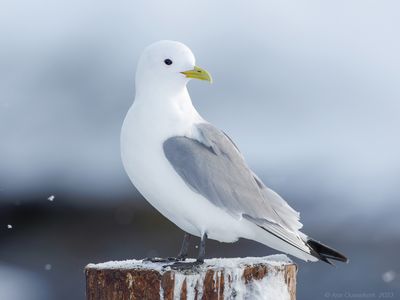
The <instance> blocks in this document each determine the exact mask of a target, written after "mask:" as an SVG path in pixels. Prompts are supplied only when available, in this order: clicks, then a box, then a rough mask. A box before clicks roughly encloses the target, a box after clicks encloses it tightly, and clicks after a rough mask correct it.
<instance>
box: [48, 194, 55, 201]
mask: <svg viewBox="0 0 400 300" xmlns="http://www.w3.org/2000/svg"><path fill="white" fill-rule="evenodd" d="M55 198H56V197H55V196H54V195H51V196H49V198H47V200H49V201H52V202H53V201H54V199H55Z"/></svg>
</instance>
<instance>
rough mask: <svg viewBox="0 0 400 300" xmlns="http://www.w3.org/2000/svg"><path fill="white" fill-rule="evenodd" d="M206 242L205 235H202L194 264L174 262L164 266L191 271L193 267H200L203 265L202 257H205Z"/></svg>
mask: <svg viewBox="0 0 400 300" xmlns="http://www.w3.org/2000/svg"><path fill="white" fill-rule="evenodd" d="M206 241H207V234H206V233H205V234H203V237H202V238H201V241H200V247H199V255H198V257H197V260H196V261H195V262H189V263H188V262H176V263H174V264H172V265H166V266H165V267H168V266H169V267H171V268H172V269H175V270H187V269H192V268H193V267H195V266H198V265H201V264H203V263H204V257H205V255H206Z"/></svg>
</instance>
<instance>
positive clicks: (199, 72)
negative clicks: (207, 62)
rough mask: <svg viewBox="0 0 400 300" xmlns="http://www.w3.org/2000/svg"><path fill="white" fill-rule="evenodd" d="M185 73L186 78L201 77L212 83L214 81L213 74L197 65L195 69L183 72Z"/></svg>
mask: <svg viewBox="0 0 400 300" xmlns="http://www.w3.org/2000/svg"><path fill="white" fill-rule="evenodd" d="M181 73H182V74H183V75H185V76H186V78H194V79H200V80H207V81H209V82H210V83H212V78H211V74H210V73H208V72H207V71H206V70H204V69H202V68H200V67H198V66H195V67H194V68H193V70H187V71H184V72H181Z"/></svg>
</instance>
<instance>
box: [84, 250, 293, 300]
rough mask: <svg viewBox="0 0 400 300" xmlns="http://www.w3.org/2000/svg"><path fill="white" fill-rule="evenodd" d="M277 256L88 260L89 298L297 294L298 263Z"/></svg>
mask: <svg viewBox="0 0 400 300" xmlns="http://www.w3.org/2000/svg"><path fill="white" fill-rule="evenodd" d="M276 257H279V258H282V257H284V258H285V256H274V257H264V258H243V259H236V258H235V259H210V260H206V262H205V264H204V265H202V266H199V267H194V268H191V269H189V270H173V269H171V268H170V267H164V268H163V266H165V265H166V263H151V262H143V261H140V260H131V261H122V262H109V263H103V264H97V265H94V264H89V265H88V266H87V267H86V268H85V274H86V296H87V300H133V299H140V300H141V299H188V300H192V299H243V298H246V299H290V300H295V299H296V273H297V266H296V265H295V264H293V263H291V262H290V261H288V259H287V258H286V259H285V260H283V261H281V260H278V259H277V258H276Z"/></svg>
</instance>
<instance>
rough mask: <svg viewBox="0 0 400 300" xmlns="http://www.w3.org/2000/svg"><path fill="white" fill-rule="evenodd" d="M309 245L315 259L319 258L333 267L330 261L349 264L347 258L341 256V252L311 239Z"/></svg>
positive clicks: (308, 241)
mask: <svg viewBox="0 0 400 300" xmlns="http://www.w3.org/2000/svg"><path fill="white" fill-rule="evenodd" d="M307 245H308V247H310V249H311V253H312V254H313V255H314V256H315V257H317V258H319V259H320V260H322V261H323V262H326V263H328V264H330V265H332V266H333V265H334V264H333V263H332V262H331V261H330V259H331V260H337V261H341V262H344V263H348V262H349V259H348V258H347V257H346V256H344V255H343V254H341V253H340V252H339V251H337V250H335V249H332V248H330V247H328V246H326V245H324V244H322V243H321V242H318V241H316V240H313V239H309V240H307Z"/></svg>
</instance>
